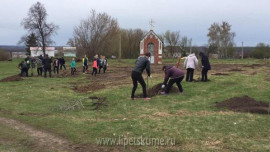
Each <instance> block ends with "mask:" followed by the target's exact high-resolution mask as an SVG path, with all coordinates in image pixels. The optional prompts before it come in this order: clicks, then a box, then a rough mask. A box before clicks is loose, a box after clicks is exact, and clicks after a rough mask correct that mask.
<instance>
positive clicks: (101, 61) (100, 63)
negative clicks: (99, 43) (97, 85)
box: [82, 54, 108, 76]
mask: <svg viewBox="0 0 270 152" xmlns="http://www.w3.org/2000/svg"><path fill="white" fill-rule="evenodd" d="M88 62H89V61H88V58H87V56H86V55H85V56H84V57H83V59H82V63H83V73H84V74H85V73H87V71H88ZM107 66H108V59H107V58H106V56H103V55H100V58H99V57H98V54H96V55H95V56H94V58H93V60H92V68H93V69H92V75H94V74H95V76H96V75H97V73H99V74H100V70H101V69H103V73H105V72H106V70H107Z"/></svg>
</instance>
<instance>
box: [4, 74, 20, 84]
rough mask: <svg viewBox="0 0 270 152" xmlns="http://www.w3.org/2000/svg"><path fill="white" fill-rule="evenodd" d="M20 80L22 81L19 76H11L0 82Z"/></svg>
mask: <svg viewBox="0 0 270 152" xmlns="http://www.w3.org/2000/svg"><path fill="white" fill-rule="evenodd" d="M21 80H23V79H22V78H21V77H20V75H13V76H10V77H6V78H4V79H2V80H1V81H0V82H11V81H21Z"/></svg>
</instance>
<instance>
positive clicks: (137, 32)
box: [121, 29, 146, 58]
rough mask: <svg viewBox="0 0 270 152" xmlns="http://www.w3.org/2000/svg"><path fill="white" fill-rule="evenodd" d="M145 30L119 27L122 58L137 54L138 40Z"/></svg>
mask: <svg viewBox="0 0 270 152" xmlns="http://www.w3.org/2000/svg"><path fill="white" fill-rule="evenodd" d="M145 34H146V31H143V30H142V29H121V44H122V55H123V57H124V58H136V57H138V55H139V53H140V52H139V50H140V41H141V40H142V38H143V36H144V35H145Z"/></svg>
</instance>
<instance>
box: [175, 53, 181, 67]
mask: <svg viewBox="0 0 270 152" xmlns="http://www.w3.org/2000/svg"><path fill="white" fill-rule="evenodd" d="M180 61H181V55H180V56H179V57H178V60H177V63H176V67H177V68H178V67H179V65H180Z"/></svg>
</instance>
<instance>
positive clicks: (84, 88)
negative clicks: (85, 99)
mask: <svg viewBox="0 0 270 152" xmlns="http://www.w3.org/2000/svg"><path fill="white" fill-rule="evenodd" d="M105 87H106V86H105V85H104V84H98V83H90V84H88V85H83V86H74V87H73V90H74V91H76V92H78V93H87V92H94V91H97V90H101V89H104V88H105Z"/></svg>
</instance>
